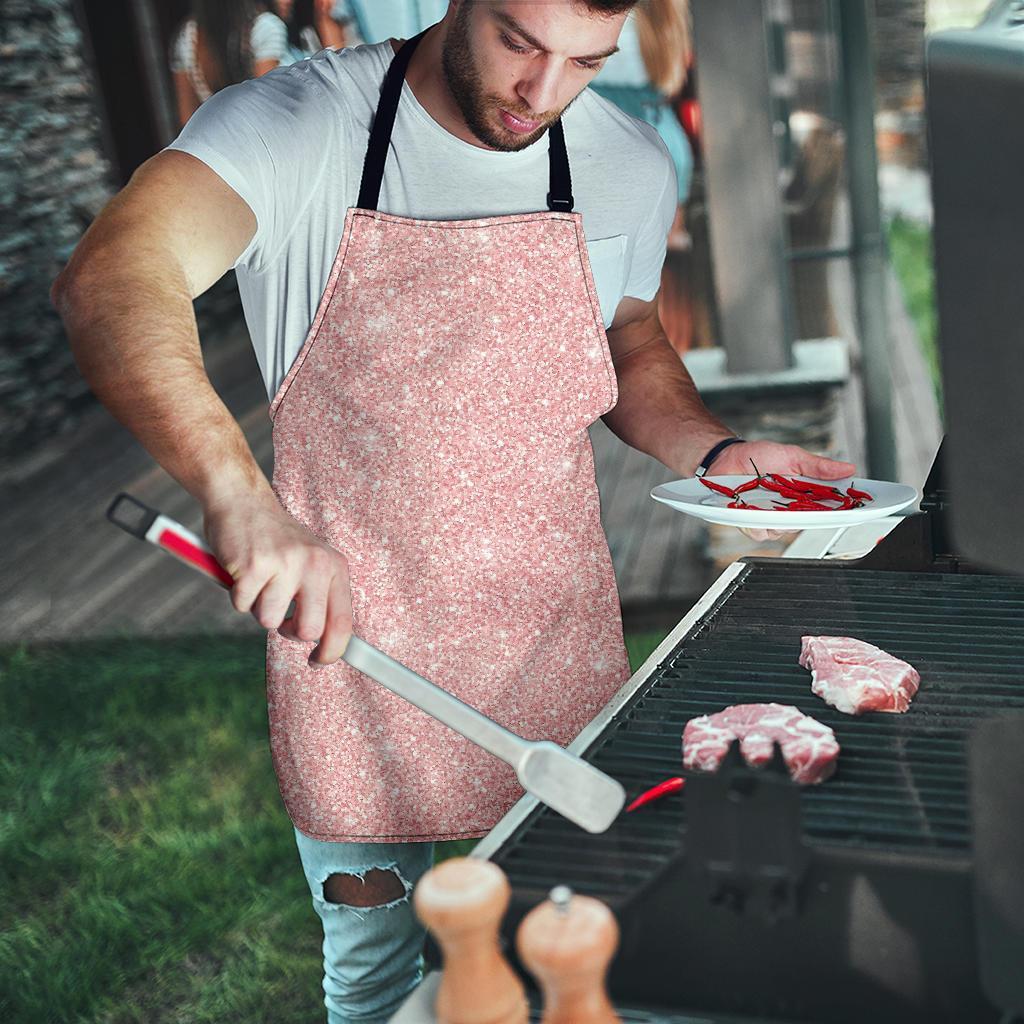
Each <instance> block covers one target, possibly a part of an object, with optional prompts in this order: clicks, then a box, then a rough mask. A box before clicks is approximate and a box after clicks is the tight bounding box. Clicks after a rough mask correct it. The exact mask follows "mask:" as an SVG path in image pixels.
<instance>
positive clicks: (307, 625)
mask: <svg viewBox="0 0 1024 1024" xmlns="http://www.w3.org/2000/svg"><path fill="white" fill-rule="evenodd" d="M255 231H256V218H255V216H254V214H253V212H252V210H250V208H249V206H248V205H247V204H246V203H245V201H244V200H242V199H241V198H240V197H239V196H238V195H237V194H236V193H235V192H234V191H233V190H232V189H230V188H229V187H228V186H227V185H226V184H225V183H224V182H223V181H222V180H221V179H220V178H219V177H218V176H217V175H216V174H215V173H214V172H213V171H212V170H210V169H209V168H208V167H207V166H206V165H205V164H204V163H202V162H201V161H200V160H197V159H196V158H195V157H192V156H189V155H188V154H186V153H180V152H176V151H167V152H163V153H159V154H157V155H156V156H155V157H153V158H152V159H151V160H149V161H147V162H146V163H145V164H144V165H143V166H142V167H140V168H139V170H138V171H136V173H135V174H134V175H133V176H132V179H131V181H130V182H129V183H128V185H127V186H126V187H125V188H124V189H123V190H122V191H121V192H120V193H119V194H118V195H117V196H115V197H114V198H113V199H112V200H111V201H110V203H108V204H107V206H106V208H105V209H104V210H103V211H102V212H101V213H100V215H99V217H97V219H96V221H95V222H94V223H93V225H92V226H91V227H90V228H89V230H88V231H87V232H86V234H85V236H84V237H83V238H82V241H81V242H80V243H79V245H78V247H77V248H76V250H75V252H74V253H73V255H72V257H71V260H70V261H69V263H68V265H67V267H66V268H65V269H64V270H63V272H62V273H61V274H60V276H59V277H58V278H57V280H56V281H55V282H54V285H53V289H52V293H51V297H52V300H53V303H54V305H55V307H56V308H57V310H58V311H59V313H60V314H61V317H62V318H63V320H64V325H65V328H66V330H67V334H68V337H69V339H70V342H71V348H72V351H73V353H74V356H75V360H76V362H77V363H78V366H79V368H80V370H81V372H82V375H83V376H84V377H85V379H86V380H87V381H88V383H89V385H90V387H91V388H92V390H93V392H94V393H95V394H96V396H97V397H98V398H99V399H100V401H101V402H103V404H104V405H105V406H106V407H107V408H108V409H109V410H110V412H111V413H112V414H113V415H114V416H115V417H116V418H117V419H118V420H120V421H121V423H123V424H124V425H125V426H126V427H127V428H128V429H129V430H131V431H132V433H133V434H134V435H135V436H136V437H137V438H138V439H139V441H140V442H141V443H142V444H143V446H144V447H145V448H146V449H147V450H148V451H149V452H150V454H151V455H152V456H153V457H154V458H155V459H156V460H157V462H159V463H160V465H161V466H163V467H164V469H166V470H167V472H168V473H170V474H171V476H173V477H174V478H175V479H176V480H177V481H178V482H179V483H180V484H181V485H182V486H183V487H184V488H185V489H186V490H188V491H189V493H191V494H192V495H194V496H195V497H196V498H197V499H198V501H199V502H200V504H201V505H202V508H203V516H204V527H205V531H206V535H207V539H208V540H209V542H210V544H211V546H212V547H213V549H214V551H215V553H216V554H217V556H218V558H219V559H220V561H221V562H222V563H223V564H224V566H225V568H226V569H227V570H228V571H229V572H230V573H231V575H232V576H233V577H234V578H235V585H234V587H233V588H232V602H233V603H234V605H235V607H236V608H237V609H238V610H239V611H243V612H247V611H252V613H253V615H254V616H255V617H256V618H257V620H258V621H259V622H260V623H261V624H262V625H263V626H265V627H266V628H268V629H275V628H279V627H280V628H281V632H282V633H283V634H284V635H286V636H289V637H290V638H292V639H297V640H302V641H305V642H311V641H314V640H319V641H320V644H319V646H318V647H317V649H316V650H315V651H314V652H313V658H314V660H316V661H319V662H329V661H334V660H336V659H337V658H339V657H340V656H341V654H342V652H343V651H344V648H345V645H346V644H347V643H348V637H349V635H350V631H351V604H350V595H349V587H348V571H347V566H346V563H345V559H344V558H343V557H342V556H341V555H340V554H339V553H338V552H336V551H333V550H332V549H331V548H330V547H328V546H327V545H326V544H324V543H323V542H322V541H320V540H319V539H318V538H316V537H314V536H313V535H312V534H310V533H309V532H308V531H307V530H305V528H304V527H302V526H301V525H300V524H299V523H297V522H296V521H295V520H294V519H293V518H292V517H291V516H289V515H288V514H287V513H286V512H285V511H284V510H283V509H282V508H281V506H280V504H279V502H278V501H277V499H276V497H275V496H274V493H273V491H272V490H271V487H270V484H269V483H268V481H267V478H266V477H265V476H264V474H263V471H262V470H261V469H260V468H259V466H258V464H257V463H256V460H255V459H254V458H253V455H252V451H251V450H250V448H249V445H248V443H247V442H246V440H245V437H244V435H243V434H242V431H241V429H240V428H239V426H238V424H237V423H236V422H235V420H234V419H233V417H232V416H231V414H230V413H229V412H228V410H227V408H226V407H225V406H224V403H223V402H222V401H221V400H220V398H219V396H218V395H217V393H216V391H214V389H213V386H212V385H211V384H210V380H209V378H208V377H207V375H206V370H205V368H204V366H203V359H202V352H201V349H200V346H199V334H198V330H197V328H196V320H195V314H194V311H193V307H192V300H193V299H194V298H195V297H196V296H197V295H200V294H202V292H204V291H205V290H206V289H207V288H209V287H210V285H212V284H213V283H214V282H215V281H216V280H217V279H218V278H220V277H221V276H222V275H223V274H224V273H225V272H226V271H227V270H229V269H230V268H231V267H232V266H233V264H234V262H235V260H236V259H237V258H238V256H239V254H240V253H241V252H242V251H243V250H244V249H245V247H246V246H247V245H248V244H249V241H250V240H251V239H252V237H253V234H254V233H255ZM293 598H294V599H295V601H296V612H295V615H294V617H293V618H292V619H288V620H285V613H286V611H287V608H288V605H289V603H290V602H291V600H292V599H293Z"/></svg>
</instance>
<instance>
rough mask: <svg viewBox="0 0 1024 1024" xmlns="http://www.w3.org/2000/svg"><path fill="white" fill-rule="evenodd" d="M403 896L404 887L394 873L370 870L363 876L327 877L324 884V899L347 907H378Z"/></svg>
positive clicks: (335, 875) (379, 869)
mask: <svg viewBox="0 0 1024 1024" xmlns="http://www.w3.org/2000/svg"><path fill="white" fill-rule="evenodd" d="M404 895H405V886H404V885H403V884H402V880H401V879H400V878H399V877H398V875H396V874H395V872H394V871H391V870H387V871H385V870H384V869H382V868H371V869H370V870H369V871H367V872H366V874H365V875H363V876H362V877H360V876H359V875H340V874H334V875H329V876H328V878H327V880H326V881H325V882H324V899H325V900H326V901H327V902H328V903H344V904H345V905H346V906H349V907H378V906H381V905H383V904H385V903H393V902H394V901H395V900H397V899H401V898H402V897H403V896H404Z"/></svg>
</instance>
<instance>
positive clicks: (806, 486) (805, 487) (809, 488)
mask: <svg viewBox="0 0 1024 1024" xmlns="http://www.w3.org/2000/svg"><path fill="white" fill-rule="evenodd" d="M771 476H772V477H773V478H774V479H776V480H778V481H779V483H780V484H782V485H783V486H784V487H789V488H791V489H792V490H794V491H801V492H802V493H804V494H809V495H810V496H811V497H812V498H838V497H841V496H842V493H843V492H842V491H841V490H839V488H838V487H830V486H828V485H826V484H817V483H814V481H813V480H798V479H797V478H796V477H784V476H781V475H780V474H778V473H772V474H771Z"/></svg>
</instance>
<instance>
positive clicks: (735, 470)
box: [708, 441, 857, 540]
mask: <svg viewBox="0 0 1024 1024" xmlns="http://www.w3.org/2000/svg"><path fill="white" fill-rule="evenodd" d="M755 464H756V466H757V471H759V472H761V473H764V474H768V473H782V474H783V475H784V476H803V477H809V478H810V479H812V480H841V479H842V478H843V477H847V476H853V474H854V473H855V472H856V471H857V467H856V466H855V465H854V464H853V463H852V462H836V461H835V459H826V458H825V457H824V456H822V455H815V454H814V453H813V452H809V451H807V450H806V449H804V448H800V447H798V446H797V445H795V444H778V443H777V442H775V441H744V442H743V443H742V444H732V445H729V447H728V448H726V449H725V451H724V452H722V454H721V455H719V456H718V458H717V459H715V461H714V462H713V463H711V466H710V468H709V469H708V476H732V475H745V476H754V474H755V470H754V465H755ZM743 532H744V533H745V534H746V535H747V536H748V537H750V539H751V540H775V539H776V538H778V537H781V536H783V535H784V534H785V533H787V532H788V531H786V530H758V529H745V530H743Z"/></svg>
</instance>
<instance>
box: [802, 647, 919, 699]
mask: <svg viewBox="0 0 1024 1024" xmlns="http://www.w3.org/2000/svg"><path fill="white" fill-rule="evenodd" d="M800 664H801V665H803V667H804V668H809V669H810V670H811V691H812V692H813V693H816V694H817V695H818V696H819V697H821V698H822V699H824V700H825V701H826V702H827V703H829V704H831V705H832V707H834V708H835V709H836V710H838V711H842V712H843V713H844V714H847V715H860V714H863V713H864V712H865V711H906V710H907V708H909V707H910V702H911V700H912V699H913V697H914V694H915V693H917V687H918V684H919V683H920V682H921V677H920V676H919V675H918V673H917V670H916V669H915V668H914V667H913V666H912V665H908V664H907V663H906V662H905V661H900V659H899V658H894V657H893V656H892V655H891V654H886V653H885V651H882V650H879V649H878V648H877V647H873V646H872V645H871V644H866V643H864V641H863V640H854V639H853V638H852V637H849V636H805V637H802V638H801V647H800Z"/></svg>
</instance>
